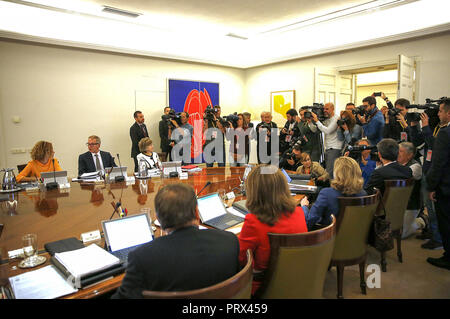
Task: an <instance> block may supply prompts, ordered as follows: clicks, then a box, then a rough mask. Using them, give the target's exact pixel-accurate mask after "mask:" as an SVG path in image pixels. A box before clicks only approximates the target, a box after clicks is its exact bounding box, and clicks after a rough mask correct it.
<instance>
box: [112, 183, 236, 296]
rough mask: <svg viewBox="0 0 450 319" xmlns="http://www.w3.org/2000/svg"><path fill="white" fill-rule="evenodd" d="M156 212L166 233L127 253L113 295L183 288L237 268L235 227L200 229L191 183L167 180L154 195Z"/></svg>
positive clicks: (202, 284) (226, 275)
mask: <svg viewBox="0 0 450 319" xmlns="http://www.w3.org/2000/svg"><path fill="white" fill-rule="evenodd" d="M155 210H156V216H157V218H158V220H159V222H160V224H161V228H162V229H163V230H164V231H165V232H166V233H168V235H166V236H162V237H158V238H156V239H154V240H153V241H152V242H150V243H148V244H145V245H143V246H141V247H139V248H137V249H136V250H134V251H132V252H131V253H130V254H129V255H128V266H127V271H126V274H125V277H124V279H123V281H122V285H121V287H119V289H118V290H117V292H116V293H115V294H114V295H113V298H142V291H143V290H154V291H186V290H192V289H199V288H205V287H208V286H212V285H214V284H217V283H220V282H222V281H224V280H226V279H228V278H230V277H232V276H233V275H235V274H236V273H237V272H238V271H239V261H238V256H239V241H238V239H237V237H236V236H235V235H234V234H233V233H229V232H225V231H220V230H214V229H208V230H199V229H198V208H197V198H196V196H195V193H194V190H193V189H192V187H190V186H189V185H186V184H181V183H180V184H171V185H167V186H165V187H164V188H162V189H161V190H160V191H159V192H158V194H157V195H156V197H155Z"/></svg>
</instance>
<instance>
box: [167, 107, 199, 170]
mask: <svg viewBox="0 0 450 319" xmlns="http://www.w3.org/2000/svg"><path fill="white" fill-rule="evenodd" d="M179 121H180V123H178V122H177V121H176V120H170V122H171V123H172V125H173V127H174V129H172V128H169V134H170V136H171V140H172V142H170V146H171V147H172V151H171V153H175V154H171V158H172V160H175V161H177V160H180V157H181V161H182V163H183V165H184V164H187V163H190V162H191V143H192V137H193V136H194V128H193V127H192V125H191V124H189V123H188V121H189V113H187V112H181V113H180V114H179ZM175 145H177V146H180V148H177V149H174V146H175ZM184 149H186V150H188V154H184ZM174 151H175V152H174Z"/></svg>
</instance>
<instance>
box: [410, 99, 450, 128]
mask: <svg viewBox="0 0 450 319" xmlns="http://www.w3.org/2000/svg"><path fill="white" fill-rule="evenodd" d="M447 99H448V98H447V97H446V96H443V97H441V98H440V99H438V100H432V99H429V98H427V99H425V104H410V105H409V106H408V107H406V108H407V109H408V113H407V114H406V119H407V120H408V121H410V122H419V121H420V120H421V118H420V115H421V113H425V114H427V115H428V118H429V119H430V126H431V127H434V126H436V125H437V124H438V123H439V117H438V112H439V104H441V103H444V101H445V100H447Z"/></svg>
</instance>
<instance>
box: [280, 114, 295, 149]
mask: <svg viewBox="0 0 450 319" xmlns="http://www.w3.org/2000/svg"><path fill="white" fill-rule="evenodd" d="M297 117H298V113H297V111H296V110H295V109H289V110H288V111H287V112H286V118H287V122H286V124H284V127H283V129H282V130H281V132H280V153H284V152H285V151H286V150H287V149H288V148H289V143H290V142H291V140H292V139H293V138H296V137H297V136H298V135H299V133H300V132H299V129H298V126H297V122H298V121H297Z"/></svg>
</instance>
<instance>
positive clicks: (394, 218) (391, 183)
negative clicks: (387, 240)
mask: <svg viewBox="0 0 450 319" xmlns="http://www.w3.org/2000/svg"><path fill="white" fill-rule="evenodd" d="M413 187H414V180H413V179H408V180H404V179H399V180H386V181H384V194H383V199H382V205H380V207H378V210H379V211H380V210H381V211H380V213H383V212H382V210H383V206H384V209H385V210H386V219H387V220H389V221H390V222H391V230H398V229H401V228H402V227H403V217H404V216H405V210H406V207H407V206H408V202H409V197H410V196H411V192H412V190H413Z"/></svg>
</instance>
